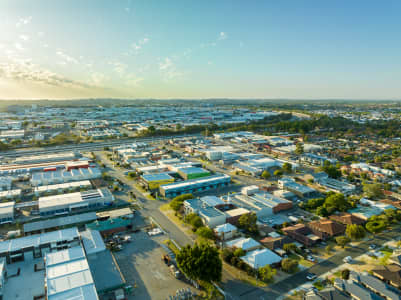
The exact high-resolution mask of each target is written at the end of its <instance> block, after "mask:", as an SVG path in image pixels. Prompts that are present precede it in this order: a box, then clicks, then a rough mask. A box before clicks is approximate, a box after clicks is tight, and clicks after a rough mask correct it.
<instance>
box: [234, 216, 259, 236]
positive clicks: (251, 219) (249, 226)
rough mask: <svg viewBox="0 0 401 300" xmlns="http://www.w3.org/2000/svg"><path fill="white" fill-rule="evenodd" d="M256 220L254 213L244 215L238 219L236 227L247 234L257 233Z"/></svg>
mask: <svg viewBox="0 0 401 300" xmlns="http://www.w3.org/2000/svg"><path fill="white" fill-rule="evenodd" d="M256 220H257V217H256V214H255V213H250V214H245V215H242V216H241V217H240V218H239V219H238V225H239V227H240V228H242V229H245V230H246V231H248V232H251V233H256V232H257V231H258V227H257V225H256Z"/></svg>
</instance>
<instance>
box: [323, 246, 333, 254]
mask: <svg viewBox="0 0 401 300" xmlns="http://www.w3.org/2000/svg"><path fill="white" fill-rule="evenodd" d="M324 250H325V251H326V253H327V254H330V253H331V251H332V250H333V246H332V245H327V246H326V248H324Z"/></svg>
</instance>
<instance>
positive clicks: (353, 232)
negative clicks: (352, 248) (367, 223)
mask: <svg viewBox="0 0 401 300" xmlns="http://www.w3.org/2000/svg"><path fill="white" fill-rule="evenodd" d="M345 234H346V235H347V236H348V237H349V238H350V239H353V240H359V239H362V238H364V237H365V235H366V232H365V228H363V226H362V225H357V224H349V225H347V229H346V230H345Z"/></svg>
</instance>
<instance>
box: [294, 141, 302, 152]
mask: <svg viewBox="0 0 401 300" xmlns="http://www.w3.org/2000/svg"><path fill="white" fill-rule="evenodd" d="M294 152H295V154H298V155H301V154H303V153H304V144H302V143H297V144H296V145H295V151H294Z"/></svg>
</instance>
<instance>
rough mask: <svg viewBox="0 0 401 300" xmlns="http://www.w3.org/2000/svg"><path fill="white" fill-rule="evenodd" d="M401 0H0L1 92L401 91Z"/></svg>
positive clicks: (347, 95) (42, 95) (287, 94)
mask: <svg viewBox="0 0 401 300" xmlns="http://www.w3.org/2000/svg"><path fill="white" fill-rule="evenodd" d="M400 11H401V1H399V0H395V1H392V0H388V1H377V0H375V1H371V0H353V1H349V0H336V1H321V0H303V1H293V0H291V1H290V0H282V1H273V0H251V1H242V0H238V1H234V0H233V1H225V0H219V1H217V0H202V1H191V0H169V1H167V0H137V1H135V0H114V1H110V0H85V1H82V0H68V1H54V0H35V1H32V0H1V1H0V99H75V98H130V99H146V98H153V99H155V98H157V99H176V98H185V99H199V98H240V99H241V98H242V99H243V98H246V99H251V98H258V99H261V98H263V99H272V98H274V99H277V98H283V99H286V98H294V99H401V38H400V36H401V35H400V32H401V18H400V17H399V16H400Z"/></svg>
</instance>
